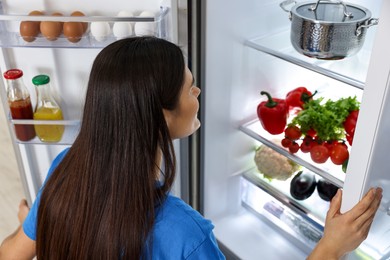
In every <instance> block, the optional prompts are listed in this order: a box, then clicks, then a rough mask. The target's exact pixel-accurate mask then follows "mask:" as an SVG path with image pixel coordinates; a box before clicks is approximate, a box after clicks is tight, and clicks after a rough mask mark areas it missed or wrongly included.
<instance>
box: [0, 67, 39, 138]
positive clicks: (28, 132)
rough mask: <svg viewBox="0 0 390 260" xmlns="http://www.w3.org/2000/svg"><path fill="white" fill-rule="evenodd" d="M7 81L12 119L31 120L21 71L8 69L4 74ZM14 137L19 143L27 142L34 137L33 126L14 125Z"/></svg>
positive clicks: (28, 100) (29, 103) (31, 111)
mask: <svg viewBox="0 0 390 260" xmlns="http://www.w3.org/2000/svg"><path fill="white" fill-rule="evenodd" d="M3 76H4V78H5V79H6V81H7V99H8V105H9V107H10V112H11V117H12V118H13V119H33V109H32V105H31V100H30V93H29V92H28V89H27V87H26V86H25V85H24V82H23V77H22V76H23V71H21V70H19V69H10V70H7V71H6V72H4V74H3ZM14 127H15V135H16V138H17V139H19V140H20V141H23V142H25V141H29V140H31V139H33V138H34V137H35V130H34V126H33V125H23V124H15V125H14Z"/></svg>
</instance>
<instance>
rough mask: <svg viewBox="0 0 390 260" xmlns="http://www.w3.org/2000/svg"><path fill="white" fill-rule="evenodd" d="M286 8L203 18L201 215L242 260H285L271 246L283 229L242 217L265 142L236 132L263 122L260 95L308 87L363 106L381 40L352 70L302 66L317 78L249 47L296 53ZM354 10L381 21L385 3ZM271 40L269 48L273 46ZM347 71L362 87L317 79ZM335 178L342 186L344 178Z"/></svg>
mask: <svg viewBox="0 0 390 260" xmlns="http://www.w3.org/2000/svg"><path fill="white" fill-rule="evenodd" d="M280 2H282V1H271V0H269V1H252V0H246V1H244V2H237V1H218V0H215V1H205V7H204V17H202V19H203V20H204V21H205V26H204V28H205V48H204V53H203V57H204V59H205V62H204V68H203V70H204V71H203V73H204V75H205V76H204V81H203V82H204V90H203V92H202V95H201V98H202V99H203V106H205V108H204V110H205V113H204V117H203V122H202V123H203V126H202V129H201V131H203V145H204V148H203V150H202V151H203V153H204V155H203V156H204V158H205V160H204V165H203V167H204V176H203V178H204V180H203V184H204V201H203V202H204V205H203V209H204V214H205V216H206V217H207V218H210V219H211V220H212V221H213V222H214V224H215V233H216V236H217V239H218V240H219V241H220V242H221V243H222V244H223V245H224V246H225V247H227V248H229V250H231V251H232V252H233V253H234V254H235V255H236V256H238V257H239V258H242V259H258V257H259V256H260V255H261V256H262V257H263V258H265V259H266V258H267V257H268V258H269V259H282V258H278V257H280V255H278V254H281V252H280V250H278V249H280V246H279V244H278V246H276V244H277V243H276V242H275V243H274V244H269V243H268V241H270V240H272V239H276V238H274V236H275V237H277V236H278V233H277V232H278V231H277V229H275V228H271V229H269V228H264V223H266V222H264V221H263V220H261V218H257V217H254V214H253V213H251V212H249V211H248V210H246V209H244V208H243V206H242V201H241V194H242V192H243V191H242V186H241V184H240V183H241V182H240V178H241V177H240V176H241V175H242V173H243V172H245V171H248V170H250V169H253V167H254V166H255V164H254V160H253V157H254V150H255V148H256V147H257V146H258V145H259V142H257V141H256V140H254V139H253V138H251V137H249V136H248V135H245V134H243V133H242V132H240V131H238V128H239V127H240V126H241V125H242V124H244V123H246V122H248V121H250V120H256V119H257V115H256V107H257V104H258V103H259V102H260V100H264V99H262V98H261V97H260V94H259V92H260V91H261V90H265V91H269V92H270V93H271V94H273V95H274V96H275V97H283V96H285V94H286V93H287V92H288V91H289V90H291V89H293V88H295V87H298V86H306V87H308V88H309V89H310V90H313V91H314V90H316V89H318V90H319V95H321V96H324V97H325V98H330V99H337V98H340V97H346V96H354V95H356V96H357V98H358V100H361V98H362V94H363V91H362V90H361V89H360V88H358V87H356V86H355V85H358V86H360V87H363V86H364V81H365V78H366V73H367V67H368V63H367V62H364V61H368V60H369V59H370V53H371V48H372V41H373V38H374V36H375V32H376V28H375V26H374V27H371V28H370V29H369V30H368V31H367V35H366V42H365V44H364V45H363V49H362V50H361V53H359V54H358V55H357V56H355V57H350V58H348V59H349V62H348V61H347V59H346V60H345V61H341V62H342V63H344V65H342V66H340V65H339V64H340V63H337V62H332V61H330V62H327V61H320V60H314V59H309V58H306V57H302V58H300V59H302V60H303V61H304V62H305V64H306V63H307V64H309V65H307V66H308V67H310V68H314V71H311V70H310V69H309V70H308V69H305V66H297V65H296V64H293V63H291V62H287V61H286V60H284V59H282V58H278V57H274V55H269V54H266V52H264V51H259V50H258V49H256V48H255V47H253V46H250V44H247V43H248V41H249V42H254V43H256V44H257V43H258V41H259V39H260V40H262V39H265V43H262V44H263V45H264V46H268V47H269V48H273V49H275V50H277V51H278V52H283V51H286V52H287V53H288V52H291V51H290V50H291V49H292V47H291V44H290V39H289V33H288V32H289V31H290V26H291V22H290V20H289V19H288V14H287V13H285V12H284V11H283V10H281V8H280V7H279V3H280ZM354 4H358V5H361V6H364V7H366V8H368V9H369V10H370V11H371V12H372V17H378V16H379V13H380V12H379V10H380V4H381V1H354ZM227 14H229V15H227ZM286 36H287V37H286ZM267 39H270V40H268V42H267ZM292 55H295V54H294V53H293V54H292ZM361 55H366V56H364V58H362V56H361ZM367 55H368V56H367ZM294 57H300V56H299V55H295V56H294ZM361 63H365V64H366V65H365V70H364V71H360V68H361V67H360V66H359V64H361ZM313 64H314V65H313ZM345 64H346V65H345ZM346 66H349V68H348V70H351V73H352V77H353V78H356V79H357V81H358V83H356V84H355V85H351V84H349V83H348V82H347V81H348V80H346V82H344V81H340V80H337V77H334V78H332V77H329V76H328V75H321V73H316V69H317V68H318V67H321V68H325V69H326V70H331V71H335V72H337V71H338V70H340V67H341V69H342V68H343V67H346ZM320 71H321V70H320ZM317 72H318V71H317ZM349 76H350V75H348V77H349ZM345 78H347V77H345ZM359 81H360V82H361V83H359ZM325 170H327V171H329V169H325ZM337 178H339V179H340V182H341V183H343V182H344V175H343V176H342V177H337ZM323 217H324V216H323ZM246 219H248V220H246ZM244 221H248V222H247V223H245V222H244ZM282 236H284V234H282ZM270 237H272V239H271V238H270ZM279 239H280V238H279ZM283 243H284V244H283V248H284V249H286V250H285V253H286V254H290V256H289V257H287V258H288V259H302V258H303V257H302V255H305V254H307V253H308V248H307V247H306V248H304V246H303V247H302V244H300V243H296V244H295V245H293V243H295V242H294V239H290V238H288V239H284V242H283ZM283 251H284V250H283Z"/></svg>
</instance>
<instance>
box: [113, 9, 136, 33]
mask: <svg viewBox="0 0 390 260" xmlns="http://www.w3.org/2000/svg"><path fill="white" fill-rule="evenodd" d="M117 16H118V17H133V16H134V14H133V13H131V12H127V11H120V12H119V13H118V15H117ZM112 33H113V34H114V36H115V37H116V38H117V39H118V40H119V39H122V38H125V37H129V36H131V35H132V34H133V26H132V23H131V22H116V23H114V25H113V27H112Z"/></svg>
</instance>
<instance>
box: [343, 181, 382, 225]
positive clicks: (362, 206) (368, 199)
mask: <svg viewBox="0 0 390 260" xmlns="http://www.w3.org/2000/svg"><path fill="white" fill-rule="evenodd" d="M377 189H378V192H379V191H381V190H382V189H380V188H371V189H370V190H369V191H368V192H367V193H366V195H365V196H364V197H363V199H362V200H361V201H359V203H358V204H356V205H355V206H354V207H353V208H352V209H351V210H350V211H349V212H347V214H348V215H349V217H350V218H351V220H352V221H354V220H356V219H357V218H359V217H360V216H361V215H362V214H364V212H366V211H367V210H368V209H369V208H370V206H371V205H372V203H373V202H374V201H375V193H376V192H377Z"/></svg>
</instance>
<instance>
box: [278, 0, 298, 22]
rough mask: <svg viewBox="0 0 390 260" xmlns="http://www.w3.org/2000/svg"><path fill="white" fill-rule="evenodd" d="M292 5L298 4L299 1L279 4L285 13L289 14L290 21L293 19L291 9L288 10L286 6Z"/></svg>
mask: <svg viewBox="0 0 390 260" xmlns="http://www.w3.org/2000/svg"><path fill="white" fill-rule="evenodd" d="M291 4H294V5H296V4H297V1H295V0H286V1H283V2H281V3H280V4H279V6H280V8H282V9H283V11H285V12H287V13H288V19H290V20H291V17H292V15H291V9H290V10H288V9H287V8H286V6H289V5H291Z"/></svg>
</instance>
